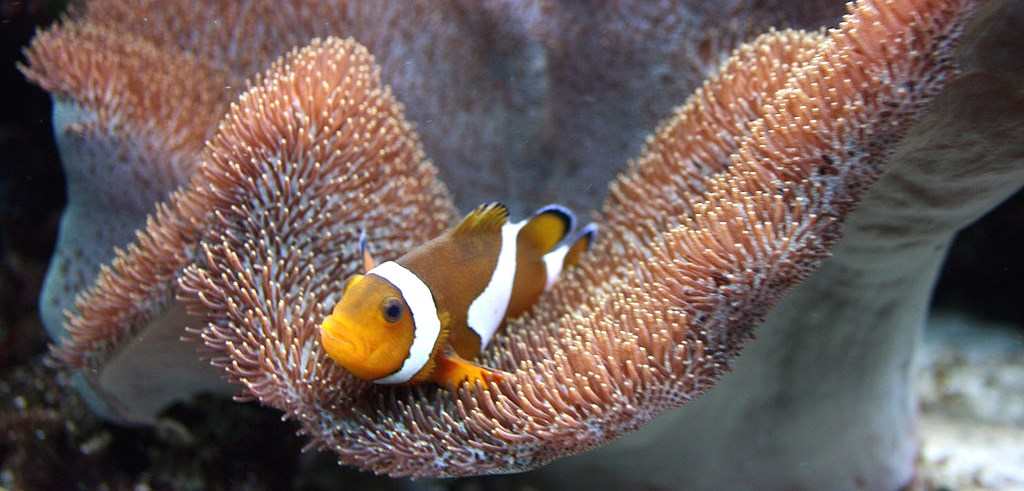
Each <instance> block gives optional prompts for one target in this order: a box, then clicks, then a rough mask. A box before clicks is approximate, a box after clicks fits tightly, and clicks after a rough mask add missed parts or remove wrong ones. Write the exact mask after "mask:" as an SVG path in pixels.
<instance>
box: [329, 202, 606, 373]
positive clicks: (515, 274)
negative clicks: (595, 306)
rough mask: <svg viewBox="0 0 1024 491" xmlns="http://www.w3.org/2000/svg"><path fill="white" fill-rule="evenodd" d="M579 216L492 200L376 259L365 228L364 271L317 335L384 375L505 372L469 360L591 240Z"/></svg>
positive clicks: (342, 359) (349, 364) (355, 363)
mask: <svg viewBox="0 0 1024 491" xmlns="http://www.w3.org/2000/svg"><path fill="white" fill-rule="evenodd" d="M575 222H576V219H575V217H574V216H573V214H572V212H570V211H569V210H567V209H565V208H563V207H561V206H558V205H548V206H545V207H543V208H541V209H540V210H537V212H535V213H534V214H533V216H532V217H530V218H529V219H526V220H522V221H519V222H515V223H509V221H508V209H507V208H506V207H505V206H504V205H502V204H501V203H488V204H484V205H481V206H479V207H477V208H476V209H475V210H473V211H472V212H470V213H469V214H468V215H466V217H465V218H464V219H463V220H462V222H461V223H459V224H458V225H457V226H455V227H454V228H452V229H449V230H448V231H446V232H444V233H442V234H441V235H440V236H438V237H436V238H434V239H432V240H430V241H428V242H426V243H425V244H423V245H421V246H419V247H417V248H415V249H413V250H411V251H409V252H408V253H407V254H405V255H404V256H402V257H400V258H398V259H396V260H394V261H387V262H382V263H380V264H376V262H375V261H374V259H373V257H372V256H371V255H370V253H369V249H368V248H367V244H366V238H365V237H366V236H365V234H363V235H362V236H361V237H360V241H359V246H360V250H361V252H362V256H363V263H364V264H363V274H355V275H353V276H352V277H350V278H349V279H348V280H347V281H346V283H345V286H344V289H343V291H342V294H341V299H340V300H339V301H338V303H337V304H336V305H335V306H334V309H333V311H332V313H331V314H330V316H328V317H327V318H326V319H325V320H324V322H323V324H322V326H321V329H320V341H321V344H322V345H323V347H324V350H325V351H326V352H327V354H328V356H330V357H331V359H333V360H334V361H335V362H336V363H338V364H339V365H341V366H342V367H343V368H345V369H346V370H348V371H349V372H351V373H352V374H353V375H355V376H356V377H358V378H360V379H363V380H366V381H370V382H374V383H378V384H417V383H423V382H433V383H435V384H437V385H440V386H442V387H446V388H448V389H449V390H452V391H454V390H455V389H456V388H457V387H458V386H459V385H461V384H462V382H463V381H467V380H468V381H469V382H470V383H473V382H476V381H481V382H485V381H499V380H501V378H502V376H501V375H500V374H499V373H498V372H497V371H495V370H489V369H487V368H484V367H482V366H480V365H477V364H475V363H473V362H471V361H469V360H472V359H474V358H476V357H477V356H478V355H479V354H480V352H481V351H482V350H483V349H484V348H486V347H487V345H488V343H490V341H491V339H492V338H493V337H494V334H495V332H497V331H498V329H499V328H500V327H501V326H502V325H503V324H504V323H505V320H506V319H509V318H512V317H515V316H517V315H519V314H521V313H523V312H524V311H526V310H527V309H528V308H529V307H530V306H532V305H533V304H534V303H535V302H536V301H537V299H538V298H539V297H540V295H541V294H542V293H543V292H544V291H545V290H547V289H548V288H550V287H551V286H552V285H553V284H554V283H555V280H557V279H558V275H559V274H560V273H561V271H562V269H563V268H565V267H567V266H571V265H574V264H576V263H577V262H578V261H579V258H580V256H581V255H582V254H583V253H584V252H585V251H586V250H587V249H588V248H589V247H590V244H591V242H592V241H593V240H594V237H595V235H596V232H597V226H596V225H595V224H593V223H592V224H590V225H587V226H586V227H584V228H582V229H581V230H579V231H574V228H575Z"/></svg>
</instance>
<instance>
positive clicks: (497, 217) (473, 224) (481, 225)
mask: <svg viewBox="0 0 1024 491" xmlns="http://www.w3.org/2000/svg"><path fill="white" fill-rule="evenodd" d="M506 222H508V208H507V207H506V206H505V205H504V204H502V203H500V202H497V201H494V202H491V203H484V204H482V205H480V206H478V207H476V209H474V210H473V211H471V212H469V214H467V215H466V218H463V219H462V222H460V223H459V224H458V225H457V226H456V227H455V230H454V231H453V232H452V233H453V234H455V235H459V234H466V233H470V232H487V231H500V230H501V227H502V225H505V223H506Z"/></svg>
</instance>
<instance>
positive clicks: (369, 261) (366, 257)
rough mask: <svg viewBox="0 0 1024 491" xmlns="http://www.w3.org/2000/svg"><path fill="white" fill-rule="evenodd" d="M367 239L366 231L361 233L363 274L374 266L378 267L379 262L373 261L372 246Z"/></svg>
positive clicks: (360, 253)
mask: <svg viewBox="0 0 1024 491" xmlns="http://www.w3.org/2000/svg"><path fill="white" fill-rule="evenodd" d="M368 242H369V241H368V240H367V238H366V229H363V230H361V231H360V232H359V255H361V256H363V272H364V273H367V272H369V271H370V270H371V269H373V267H374V266H376V265H377V261H374V260H373V255H371V254H370V244H369V243H368Z"/></svg>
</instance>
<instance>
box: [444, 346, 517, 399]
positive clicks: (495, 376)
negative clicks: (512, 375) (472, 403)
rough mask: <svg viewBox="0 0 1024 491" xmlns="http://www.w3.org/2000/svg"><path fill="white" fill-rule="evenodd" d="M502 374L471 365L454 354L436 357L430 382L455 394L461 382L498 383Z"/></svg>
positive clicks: (502, 376)
mask: <svg viewBox="0 0 1024 491" xmlns="http://www.w3.org/2000/svg"><path fill="white" fill-rule="evenodd" d="M502 373H504V372H500V371H497V370H489V369H487V368H484V367H482V366H480V365H477V364H476V363H473V362H471V361H469V360H466V359H465V358H462V357H461V356H459V355H457V354H455V353H454V352H451V353H445V354H442V355H441V356H439V357H438V360H437V367H436V368H435V369H434V372H433V373H432V374H431V381H432V382H434V383H436V384H437V385H440V386H442V387H444V388H446V389H448V390H450V391H452V392H457V391H458V390H459V387H460V386H461V385H462V383H463V382H469V383H470V384H473V383H476V382H480V383H481V384H485V385H486V384H487V383H498V382H501V381H502V380H504V378H505V376H504V375H502Z"/></svg>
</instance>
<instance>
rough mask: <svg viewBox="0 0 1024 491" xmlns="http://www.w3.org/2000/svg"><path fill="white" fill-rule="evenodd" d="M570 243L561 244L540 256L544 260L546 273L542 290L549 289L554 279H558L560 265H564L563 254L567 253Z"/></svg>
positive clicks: (560, 269)
mask: <svg viewBox="0 0 1024 491" xmlns="http://www.w3.org/2000/svg"><path fill="white" fill-rule="evenodd" d="M571 245H572V244H562V245H560V246H558V247H556V248H555V250H553V251H551V252H549V253H547V254H545V255H543V256H542V257H541V259H543V260H544V270H545V271H547V274H548V279H547V282H546V283H544V291H548V290H550V289H551V287H552V286H554V284H555V281H557V280H558V275H560V274H562V266H563V265H565V255H566V254H568V253H569V246H571Z"/></svg>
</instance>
